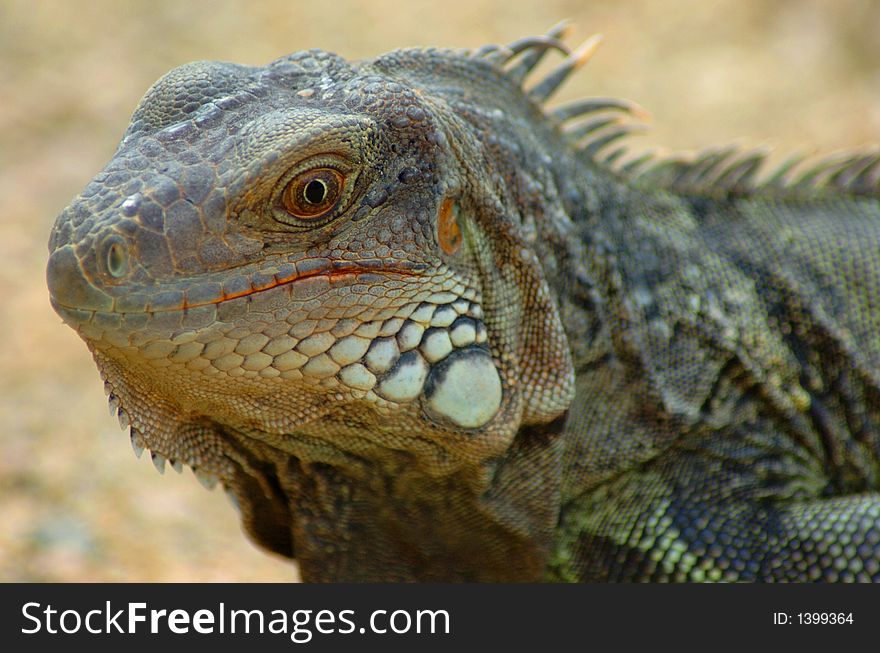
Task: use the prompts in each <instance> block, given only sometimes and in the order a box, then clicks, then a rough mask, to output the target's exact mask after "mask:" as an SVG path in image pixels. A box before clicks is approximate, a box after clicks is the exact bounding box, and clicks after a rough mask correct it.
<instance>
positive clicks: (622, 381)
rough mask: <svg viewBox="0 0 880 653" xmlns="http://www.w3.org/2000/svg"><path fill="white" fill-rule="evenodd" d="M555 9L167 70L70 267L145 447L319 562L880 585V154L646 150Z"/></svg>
mask: <svg viewBox="0 0 880 653" xmlns="http://www.w3.org/2000/svg"><path fill="white" fill-rule="evenodd" d="M562 31H563V30H562V28H554V29H553V30H551V32H550V33H549V34H548V35H547V36H544V37H536V38H532V39H523V40H521V41H518V42H515V43H513V44H511V45H509V46H508V47H506V48H505V47H496V46H490V47H486V48H481V49H479V50H476V51H450V50H436V49H409V50H400V51H396V52H392V53H390V54H387V55H383V56H381V57H379V58H377V59H375V60H372V61H364V62H356V63H353V64H350V63H348V62H346V61H344V60H342V59H341V58H339V57H336V56H335V55H331V54H328V53H324V52H321V51H310V52H305V53H298V54H294V55H291V56H289V57H285V58H283V59H280V60H278V61H276V62H273V63H272V64H270V65H269V66H266V67H264V68H250V67H245V66H238V65H233V64H223V63H217V62H201V63H195V64H189V65H187V66H183V67H181V68H177V69H175V70H173V71H171V72H170V73H169V74H168V75H166V76H165V77H163V78H162V79H161V80H159V81H158V82H157V83H156V84H155V85H154V86H153V87H152V88H151V89H150V90H149V91H148V92H147V94H146V96H145V97H144V99H143V100H142V101H141V103H140V105H139V107H138V108H137V110H136V111H135V114H134V116H133V118H132V122H131V125H130V126H129V128H128V130H127V132H126V135H125V137H124V138H123V140H122V143H121V144H120V147H119V149H118V151H117V152H116V154H115V155H114V157H113V159H112V160H111V162H110V163H109V164H108V165H107V167H106V168H105V169H104V171H102V172H101V173H100V174H99V175H98V176H97V177H96V178H95V180H94V181H93V182H92V183H91V184H89V186H88V187H87V188H86V189H85V191H84V192H83V193H82V194H81V195H80V197H78V198H77V199H76V200H74V202H73V203H72V204H71V205H70V206H69V207H68V208H67V209H66V210H65V211H64V212H63V213H62V214H61V216H59V218H58V221H57V222H56V225H55V228H54V230H53V233H52V237H51V240H50V251H51V257H50V260H49V266H48V280H49V287H50V293H51V295H52V302H53V306H55V308H56V310H57V311H58V312H59V314H60V315H61V316H62V317H63V318H64V320H65V321H66V322H67V323H68V324H70V325H71V326H73V327H74V328H76V329H77V331H78V332H79V333H80V335H81V336H82V337H83V338H84V339H85V340H86V343H87V344H88V345H89V347H90V349H91V350H92V352H93V354H94V356H95V360H96V362H97V364H98V367H99V369H100V370H101V373H102V376H103V378H104V380H105V383H106V387H107V390H108V392H109V393H110V395H111V405H113V406H115V407H117V408H118V410H119V415H120V420H121V421H122V423H123V426H130V428H131V434H132V443H133V445H134V447H135V450H136V451H141V450H143V448H145V447H146V448H149V449H150V450H151V452H152V455H153V460H154V462H156V463H157V466H162V465H164V463H165V460H168V459H170V460H171V461H172V463H173V464H178V463H183V464H187V465H190V466H192V467H193V468H194V469H196V470H197V474H198V475H199V476H200V478H202V479H203V480H204V482H205V483H206V484H209V485H211V484H214V483H216V482H217V481H218V480H219V481H220V482H221V483H222V484H223V485H224V486H225V487H226V488H227V489H228V491H229V492H230V493H231V495H232V496H233V498H234V501H235V502H236V504H237V505H239V507H240V509H241V514H242V519H243V523H244V525H245V527H246V529H247V530H248V532H249V534H250V535H251V536H252V537H253V538H254V539H255V540H256V541H257V542H258V543H260V544H261V545H263V546H265V547H267V548H269V549H272V550H274V551H277V552H280V553H282V554H285V555H288V556H295V557H296V558H297V559H298V560H299V562H300V565H301V569H302V572H303V577H304V578H305V579H306V580H351V579H357V580H539V579H542V578H545V579H546V578H549V579H558V580H612V579H613V580H704V579H708V580H813V579H821V580H878V579H880V495H878V487H880V482H878V471H880V470H878V460H880V456H878V453H880V437H878V428H880V416H878V413H877V410H878V408H880V397H878V394H877V390H878V379H877V376H876V374H877V373H876V370H877V362H878V355H880V350H878V342H877V339H876V336H875V334H876V333H877V330H876V328H875V325H876V321H877V320H878V319H880V282H878V274H877V270H878V263H880V256H878V251H880V250H878V244H880V200H878V198H880V156H878V155H877V154H876V153H863V154H854V155H852V156H849V157H844V158H841V159H839V160H836V161H830V160H829V161H823V162H820V163H819V164H818V165H816V166H814V167H813V168H808V169H806V171H805V172H799V173H797V172H792V169H790V168H788V167H786V166H783V167H782V168H780V169H777V170H776V171H775V174H774V173H773V171H771V172H770V173H769V174H764V175H763V176H762V175H760V174H759V169H760V167H761V164H762V162H763V157H762V156H761V155H758V154H753V153H749V152H737V151H732V150H715V151H708V152H707V153H706V154H704V155H701V156H698V157H696V158H693V159H691V160H686V159H677V158H665V159H660V160H656V161H654V160H649V159H648V158H638V157H636V158H633V157H632V156H630V155H628V154H627V153H626V150H625V147H624V148H618V149H612V148H613V147H615V146H616V144H617V143H619V142H620V141H619V139H620V138H621V137H623V136H625V135H626V134H627V133H628V131H629V130H630V123H628V122H627V120H626V119H623V120H621V119H620V118H621V117H624V118H625V116H627V115H628V114H637V113H638V111H637V109H636V108H635V107H634V106H633V105H631V104H630V103H627V102H623V101H619V100H612V99H605V98H593V99H588V100H584V101H580V102H575V103H573V104H570V105H565V106H562V107H559V108H556V109H553V110H550V109H547V108H545V106H544V102H545V101H546V100H547V98H548V97H549V96H551V95H552V93H553V92H554V90H555V89H556V88H557V87H558V86H559V85H560V84H561V83H562V82H563V81H564V79H565V78H566V77H567V76H568V75H569V74H570V72H571V71H572V70H574V69H576V68H577V67H578V66H579V65H580V64H582V63H583V62H584V61H585V60H586V59H587V58H588V57H589V54H590V52H591V51H592V50H593V49H594V48H595V45H596V41H594V40H591V41H588V42H587V43H586V44H585V46H583V47H582V48H580V49H579V50H577V51H576V52H574V53H573V54H569V55H567V57H566V59H565V60H564V62H563V63H562V64H561V65H560V67H559V68H557V69H556V70H555V71H553V72H551V73H550V74H549V75H548V76H547V77H545V78H544V79H542V80H540V81H538V82H537V83H535V84H533V85H531V87H530V90H529V91H524V90H523V81H524V80H525V79H526V77H527V76H528V75H529V73H530V72H531V71H532V70H533V69H534V67H535V66H536V65H537V63H538V62H539V61H540V60H541V59H542V57H543V56H544V55H545V54H546V53H547V52H548V51H550V50H553V49H559V50H563V51H565V48H564V46H563V45H562V44H561V43H560V42H559V41H558V40H557V39H558V38H559V37H561V35H562ZM797 169H800V170H803V169H804V166H803V165H801V166H799V167H796V168H795V170H797Z"/></svg>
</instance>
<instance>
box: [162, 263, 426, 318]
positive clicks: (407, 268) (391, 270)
mask: <svg viewBox="0 0 880 653" xmlns="http://www.w3.org/2000/svg"><path fill="white" fill-rule="evenodd" d="M328 263H329V264H328V265H325V266H319V267H317V268H315V269H313V270H308V271H305V272H294V273H293V274H290V275H287V276H283V277H281V278H279V277H278V273H275V274H273V275H272V280H271V281H269V282H267V283H264V284H259V285H254V284H253V282H251V287H250V288H249V289H247V290H241V291H238V292H230V293H227V292H225V291H224V292H223V294H222V295H220V296H219V297H216V298H214V299H210V300H207V301H201V302H192V303H191V302H188V301H187V300H186V295H185V293H184V299H183V301H182V302H181V303H180V304H179V305H178V306H169V307H165V306H163V307H161V308H159V309H153V310H154V311H156V312H165V311H175V310H187V309H190V308H198V307H200V306H210V305H212V304H222V303H223V302H227V301H231V300H233V299H239V298H241V297H247V296H249V295H254V294H256V293H260V292H263V291H265V290H271V289H272V288H277V287H279V286H285V285H289V284H292V283H295V282H297V281H302V280H305V279H313V278H315V277H328V278H330V279H343V278H346V277H355V276H357V275H360V274H382V273H385V274H397V275H402V276H408V277H414V276H418V274H417V273H418V271H420V270H423V269H425V267H426V266H423V265H419V264H416V263H408V262H404V263H401V264H398V265H397V266H395V267H391V266H388V265H385V264H384V263H383V262H381V261H360V262H358V263H352V262H350V261H329V262H328Z"/></svg>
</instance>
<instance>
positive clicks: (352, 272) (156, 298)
mask: <svg viewBox="0 0 880 653" xmlns="http://www.w3.org/2000/svg"><path fill="white" fill-rule="evenodd" d="M426 270H427V266H426V265H424V264H419V263H414V262H411V261H400V262H395V263H393V264H389V263H388V262H386V261H382V260H378V259H363V260H359V261H345V260H338V259H330V258H307V259H302V260H299V261H296V262H282V263H278V264H276V265H268V266H266V265H265V264H264V266H263V267H261V268H259V269H256V270H254V269H253V267H251V271H247V272H242V273H240V274H235V275H232V276H230V272H231V271H230V270H223V271H221V272H217V273H214V274H209V275H202V277H200V279H199V281H198V282H195V283H193V282H192V281H191V280H189V279H183V280H179V281H177V280H175V281H171V282H170V283H167V284H159V285H156V286H143V287H140V288H139V287H137V286H135V287H129V288H126V289H125V291H124V292H119V291H120V290H122V289H123V288H122V287H121V286H117V287H115V288H113V291H114V292H113V294H111V293H108V292H105V290H104V288H103V287H101V286H100V285H98V284H95V283H93V282H92V281H91V280H90V279H89V276H90V275H88V274H87V273H86V272H85V271H84V270H83V267H82V264H81V262H80V260H79V259H78V257H77V256H76V254H74V253H73V251H72V248H70V247H69V246H68V247H64V248H61V249H59V250H57V251H56V252H54V253H53V254H52V257H51V258H50V260H49V271H48V281H49V291H50V295H51V299H52V303H53V304H54V305H55V306H57V307H58V308H61V309H66V310H67V311H87V312H100V313H116V314H120V313H121V314H132V313H168V312H176V311H187V310H192V309H196V308H200V307H204V306H210V305H216V304H222V303H224V302H228V301H232V300H235V299H240V298H242V297H248V296H253V295H257V294H259V293H263V292H266V291H269V290H272V289H274V288H278V287H279V286H294V285H296V284H297V283H298V282H306V281H308V280H314V279H318V278H320V277H324V278H326V279H328V280H329V281H331V282H340V281H345V280H350V281H356V280H357V279H358V278H363V280H364V281H374V282H375V280H376V279H375V278H368V277H365V275H371V276H372V275H394V276H397V277H400V276H403V277H417V276H420V274H421V273H423V272H425V271H426ZM108 287H109V286H108Z"/></svg>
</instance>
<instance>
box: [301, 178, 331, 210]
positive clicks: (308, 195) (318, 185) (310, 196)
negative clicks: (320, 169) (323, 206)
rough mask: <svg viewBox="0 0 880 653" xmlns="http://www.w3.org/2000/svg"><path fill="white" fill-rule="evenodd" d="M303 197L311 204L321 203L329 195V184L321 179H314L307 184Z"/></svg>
mask: <svg viewBox="0 0 880 653" xmlns="http://www.w3.org/2000/svg"><path fill="white" fill-rule="evenodd" d="M303 197H304V198H305V200H306V202H308V203H309V204H320V203H321V202H323V201H324V198H325V197H327V184H325V183H324V182H323V181H321V180H320V179H313V180H312V181H310V182H309V183H308V184H306V187H305V190H303Z"/></svg>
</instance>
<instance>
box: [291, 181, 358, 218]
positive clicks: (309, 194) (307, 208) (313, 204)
mask: <svg viewBox="0 0 880 653" xmlns="http://www.w3.org/2000/svg"><path fill="white" fill-rule="evenodd" d="M344 183H345V177H343V175H342V173H341V172H339V171H338V170H334V169H333V168H313V169H311V170H306V171H305V172H301V173H300V174H298V175H297V176H296V177H294V178H293V179H291V180H290V181H289V182H288V183H287V186H286V187H285V188H284V193H283V194H282V196H281V201H282V203H283V204H284V209H285V210H286V211H287V212H288V213H290V215H292V216H294V217H296V218H301V219H304V220H314V219H315V218H320V217H323V216H325V215H327V214H328V213H329V212H330V211H332V210H333V209H334V208H336V204H337V202H338V201H339V197H340V195H341V194H342V188H343V184H344Z"/></svg>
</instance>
